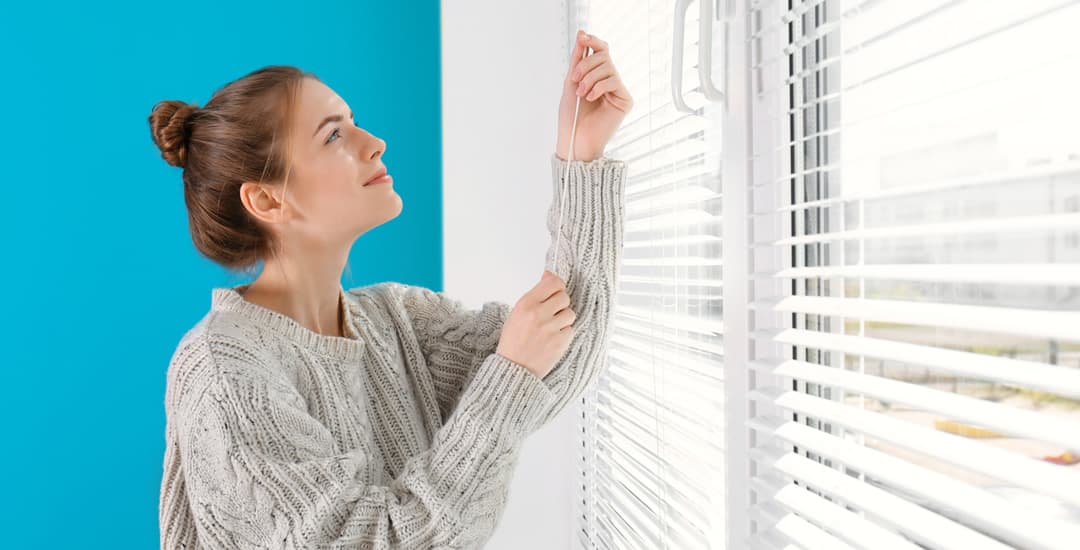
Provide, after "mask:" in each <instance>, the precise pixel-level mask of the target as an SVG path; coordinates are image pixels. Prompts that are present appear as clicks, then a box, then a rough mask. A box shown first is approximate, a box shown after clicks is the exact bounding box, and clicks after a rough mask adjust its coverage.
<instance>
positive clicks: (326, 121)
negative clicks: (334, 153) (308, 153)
mask: <svg viewBox="0 0 1080 550" xmlns="http://www.w3.org/2000/svg"><path fill="white" fill-rule="evenodd" d="M352 116H353V113H352V111H349V118H352ZM343 118H345V117H343V116H341V115H330V116H328V117H326V118H324V119H323V121H322V122H320V123H319V126H318V127H316V128H315V133H314V134H311V137H315V136H317V135H319V130H322V127H323V126H326V125H327V124H330V123H331V122H337V121H339V120H341V119H343Z"/></svg>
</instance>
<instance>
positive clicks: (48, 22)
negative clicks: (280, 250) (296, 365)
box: [0, 0, 442, 549]
mask: <svg viewBox="0 0 1080 550" xmlns="http://www.w3.org/2000/svg"><path fill="white" fill-rule="evenodd" d="M439 43H440V36H439V2H438V1H436V0H427V1H423V2H411V3H410V4H409V6H408V8H407V9H406V8H404V7H403V6H402V5H401V4H395V3H392V2H372V1H352V2H347V1H337V2H323V3H299V2H290V3H286V2H280V1H270V2H268V1H260V2H254V1H247V2H233V3H225V4H218V3H211V2H206V1H195V2H180V3H177V2H138V3H136V2H131V3H128V4H113V5H106V4H105V3H87V4H82V3H75V2H69V3H59V4H57V3H46V2H39V3H29V2H26V3H10V4H7V5H5V6H4V10H3V13H2V14H0V56H3V57H2V59H3V70H4V77H3V86H2V87H0V94H2V97H3V123H2V125H0V128H2V130H0V184H2V187H0V191H2V193H3V195H2V196H3V199H4V203H5V204H6V206H7V208H5V212H4V215H3V216H0V235H3V239H4V250H3V258H4V262H3V269H2V270H0V277H2V278H3V279H2V282H3V288H4V289H5V292H4V295H3V297H2V298H0V300H2V301H3V302H2V303H3V307H4V312H5V315H4V325H3V327H0V328H2V329H3V332H2V334H3V336H2V338H3V345H4V350H5V351H4V354H3V355H4V358H3V375H4V376H3V378H2V382H0V383H2V384H3V394H4V397H3V399H0V418H2V422H3V425H2V428H3V430H4V437H5V444H4V449H3V452H2V453H0V461H2V463H0V470H2V471H3V474H4V479H5V481H4V487H3V490H2V497H0V506H2V507H3V510H2V512H3V518H4V519H3V521H4V524H5V525H3V527H4V529H3V537H2V542H0V546H2V547H3V548H139V549H145V548H157V545H158V523H157V522H158V518H157V503H158V490H159V484H160V481H161V466H162V465H161V462H162V457H163V453H164V427H165V418H164V405H163V400H164V391H165V371H166V368H167V363H168V360H169V357H170V356H171V354H172V352H173V351H174V349H175V346H176V344H177V342H178V341H179V338H180V337H181V336H182V334H183V332H184V331H186V330H187V329H188V328H190V326H191V325H192V324H194V323H195V322H196V321H197V320H198V319H199V318H200V317H201V316H202V315H203V314H204V313H205V312H206V310H207V309H208V308H209V306H210V289H211V288H212V287H214V286H222V285H235V284H239V283H241V282H246V279H243V278H241V277H239V276H231V275H229V274H228V273H227V272H226V271H224V270H223V269H221V268H219V267H217V266H216V265H215V264H213V263H211V262H210V261H209V260H206V259H205V258H203V257H202V256H200V255H198V253H197V252H196V251H195V249H194V247H193V245H192V244H191V239H190V235H189V232H188V227H187V217H186V211H185V207H184V203H183V195H182V184H181V180H180V174H181V172H180V169H178V168H174V167H172V166H169V165H168V164H166V163H165V161H164V160H162V159H161V157H160V156H159V153H158V150H157V148H156V147H155V146H154V144H153V142H152V141H151V138H150V130H149V126H148V124H147V117H148V116H149V114H150V110H151V108H152V107H153V105H154V103H155V102H156V101H158V100H161V99H181V100H185V101H189V102H193V103H197V104H199V105H203V104H205V103H206V101H208V100H209V98H210V95H211V94H212V93H213V90H214V89H216V88H217V87H219V86H221V85H223V84H224V83H226V82H228V81H230V80H233V79H235V78H238V77H240V76H242V75H244V74H246V73H247V72H250V71H252V70H254V69H257V68H259V67H262V66H265V65H271V64H291V65H296V66H299V67H301V68H303V69H305V70H309V71H312V72H314V73H315V74H317V75H319V77H320V78H321V79H322V80H323V81H324V82H325V83H326V84H327V85H329V86H330V87H331V88H333V89H335V90H336V91H337V92H338V93H339V94H340V95H341V96H342V97H344V98H345V99H347V100H348V101H349V102H350V104H351V105H352V106H353V107H354V110H355V113H356V120H357V123H358V124H359V125H360V126H362V127H364V128H365V129H367V130H368V131H370V132H372V133H374V134H375V135H377V136H379V137H381V138H382V139H384V140H385V141H386V142H387V151H386V154H385V155H384V162H385V163H386V165H387V166H388V167H389V168H390V171H391V172H392V173H393V174H394V186H395V188H396V189H397V191H398V193H399V194H400V195H401V197H402V200H403V202H404V209H403V210H402V213H401V215H400V216H398V217H397V218H396V219H394V220H392V221H391V222H389V223H388V224H386V225H384V226H382V227H379V228H376V229H374V230H373V231H371V232H369V233H368V234H366V235H364V236H363V237H362V238H361V239H359V240H358V241H357V244H356V246H355V248H354V250H353V251H352V256H351V265H350V269H348V270H346V275H348V274H349V273H350V272H351V274H352V277H351V278H350V277H348V276H346V277H344V278H343V280H342V284H343V285H345V287H346V288H351V287H353V286H360V285H363V284H368V283H371V282H377V281H383V280H398V281H401V282H406V283H409V284H420V285H424V286H427V287H430V288H433V289H435V290H442V251H441V249H442V245H441V243H442V235H441V227H442V219H441V204H442V197H441V189H442V182H441V173H442V170H441V167H442V157H441V150H442V147H441V143H440V139H441V135H442V131H441V128H440V121H441V112H440V108H441V100H440V90H441V85H440V81H441V74H440V67H439V62H440V51H439Z"/></svg>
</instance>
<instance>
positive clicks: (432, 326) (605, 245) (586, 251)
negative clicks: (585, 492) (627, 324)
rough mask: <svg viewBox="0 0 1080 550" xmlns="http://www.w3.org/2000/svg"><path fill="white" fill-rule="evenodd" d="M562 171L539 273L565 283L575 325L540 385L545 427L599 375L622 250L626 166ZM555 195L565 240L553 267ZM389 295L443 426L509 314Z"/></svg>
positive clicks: (500, 307) (415, 289)
mask: <svg viewBox="0 0 1080 550" xmlns="http://www.w3.org/2000/svg"><path fill="white" fill-rule="evenodd" d="M566 167H567V161H565V160H562V159H560V158H559V157H558V156H557V155H554V154H553V155H552V156H551V182H552V199H551V206H550V207H549V209H548V212H547V217H546V221H547V228H548V233H549V235H550V239H551V242H550V244H549V246H548V250H547V254H546V260H545V268H546V269H548V270H550V271H552V272H553V273H555V274H556V275H559V276H560V277H562V279H563V281H564V282H565V283H566V288H567V294H569V296H570V302H571V306H570V307H571V309H573V310H574V312H575V313H576V314H577V319H576V320H575V322H574V327H575V328H574V330H575V336H574V337H573V339H572V340H571V343H570V346H569V348H568V349H567V351H566V353H565V354H564V355H563V358H562V359H561V360H560V361H559V362H558V363H557V364H556V366H555V367H554V369H553V370H552V371H551V372H549V373H548V374H547V375H546V376H545V377H544V378H543V381H544V383H545V384H547V385H548V387H549V388H550V389H551V391H552V392H554V393H555V395H556V406H555V408H554V409H553V410H551V411H550V412H549V414H548V415H547V416H546V417H545V422H546V421H547V420H549V419H550V418H551V417H552V416H553V415H555V414H557V413H558V412H559V411H561V410H562V409H563V408H565V406H566V404H567V403H568V402H569V401H570V400H571V399H575V398H577V397H578V396H580V395H581V393H582V392H583V391H584V390H585V388H586V386H588V385H589V384H591V383H592V382H593V381H594V380H595V379H596V378H597V377H598V376H599V373H600V372H601V370H602V369H603V367H604V359H605V358H606V357H605V356H606V346H607V340H608V333H609V328H610V322H611V319H612V312H613V309H614V305H615V304H614V300H615V290H616V286H617V280H616V279H617V276H618V270H619V262H620V259H621V256H622V246H623V224H624V221H623V215H624V200H623V196H624V190H625V183H626V182H625V180H626V163H625V161H621V160H614V159H611V158H608V157H601V158H598V159H595V160H592V161H589V162H584V161H572V162H571V163H570V176H569V180H567V179H566V177H565V173H566ZM560 193H562V194H563V195H562V199H563V200H564V201H565V202H563V204H562V207H563V212H562V220H561V222H562V223H561V226H560V229H559V230H560V231H562V233H563V238H562V242H561V248H560V251H559V257H558V266H555V265H554V260H555V258H554V251H555V246H556V241H557V240H558V239H557V233H556V228H555V226H556V224H557V223H559V221H560V220H559V217H560V216H559V205H560V204H559V199H560ZM389 288H390V289H391V290H392V291H393V292H395V293H396V294H398V296H399V299H400V300H401V303H402V304H403V305H404V306H405V310H406V311H407V312H408V313H409V316H410V318H411V319H412V323H413V328H414V330H415V332H416V335H417V339H418V341H419V343H420V348H421V350H422V352H423V355H424V357H425V360H426V362H427V364H428V368H429V369H430V371H431V373H432V378H433V380H434V382H435V389H436V393H437V395H438V401H439V406H440V408H441V410H442V411H443V417H444V418H445V417H446V416H447V415H448V414H449V413H450V411H451V410H452V408H453V406H454V403H455V402H456V399H457V397H458V395H459V394H460V392H461V391H462V390H463V389H464V387H465V384H466V381H467V380H468V378H469V376H470V374H471V372H472V370H473V369H475V368H476V367H477V366H478V365H480V364H481V362H482V361H484V359H485V358H487V357H488V356H489V355H491V354H493V353H494V352H495V349H496V347H497V346H498V343H499V336H500V334H501V331H502V327H503V324H504V323H505V322H506V319H507V316H508V315H509V313H510V310H511V307H510V306H509V305H507V304H505V303H502V302H496V301H491V302H486V303H484V304H483V305H482V306H481V307H480V308H479V309H468V308H466V307H464V306H463V305H462V304H461V302H459V301H457V300H455V299H453V298H451V297H449V296H447V295H446V294H445V293H442V292H435V291H432V290H429V289H427V288H424V287H420V286H411V285H403V284H401V283H391V284H390V286H389Z"/></svg>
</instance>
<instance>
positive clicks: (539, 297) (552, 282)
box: [532, 271, 565, 303]
mask: <svg viewBox="0 0 1080 550" xmlns="http://www.w3.org/2000/svg"><path fill="white" fill-rule="evenodd" d="M549 273H550V275H549ZM564 288H565V286H564V285H563V282H562V279H561V278H559V276H558V275H555V274H554V273H551V272H550V271H545V272H544V277H542V278H541V279H540V282H539V283H536V286H535V287H533V290H532V297H533V300H535V302H536V303H541V302H543V301H544V300H547V299H548V298H550V297H551V295H552V294H555V293H556V292H558V291H560V290H563V289H564Z"/></svg>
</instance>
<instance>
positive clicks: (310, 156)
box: [277, 78, 402, 247]
mask: <svg viewBox="0 0 1080 550" xmlns="http://www.w3.org/2000/svg"><path fill="white" fill-rule="evenodd" d="M297 99H298V100H297V104H296V106H295V109H294V113H293V120H292V121H291V130H292V144H291V146H290V158H291V159H292V167H291V169H290V172H289V174H288V182H287V184H286V186H285V187H284V192H285V197H284V200H285V211H286V212H285V215H284V216H283V217H284V218H285V220H286V221H285V223H284V224H278V226H277V229H278V230H279V231H284V232H286V234H285V240H286V241H293V240H299V241H302V242H304V243H305V244H306V245H309V246H314V247H318V246H320V245H330V246H333V245H336V244H339V243H341V242H346V243H347V245H351V244H352V241H353V240H355V239H356V238H357V237H359V236H360V235H362V234H364V233H365V232H367V231H368V230H369V229H371V228H373V227H376V226H378V225H380V224H382V223H385V222H386V221H388V220H391V219H393V218H395V217H397V215H398V214H399V213H401V208H402V203H401V197H400V196H399V195H398V194H397V192H396V191H395V190H394V183H393V182H390V183H379V184H373V185H368V186H366V187H365V186H364V182H366V181H367V180H369V179H371V177H372V176H373V175H375V174H376V173H377V172H380V171H382V170H383V169H384V168H385V169H386V172H387V173H390V174H392V170H391V167H389V166H385V165H384V164H383V162H382V155H383V152H384V151H385V150H386V142H384V141H383V140H381V139H379V138H377V137H375V136H374V135H372V134H370V133H368V132H367V131H365V130H364V129H363V128H360V127H359V126H357V125H355V124H354V123H353V122H354V121H353V113H352V110H351V108H350V107H349V105H348V104H347V103H346V102H345V100H343V99H342V98H341V97H340V96H338V94H336V93H334V91H333V90H331V89H330V88H329V87H327V86H326V85H325V84H323V83H322V82H319V81H318V80H315V79H313V78H304V79H303V83H302V84H301V86H300V94H299V97H298V98H297ZM277 190H278V191H281V190H282V188H281V187H280V186H279V188H278V189H277ZM278 197H279V198H280V194H279V195H278ZM279 214H280V212H279ZM279 221H280V219H279ZM297 237H298V239H296V238H297Z"/></svg>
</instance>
